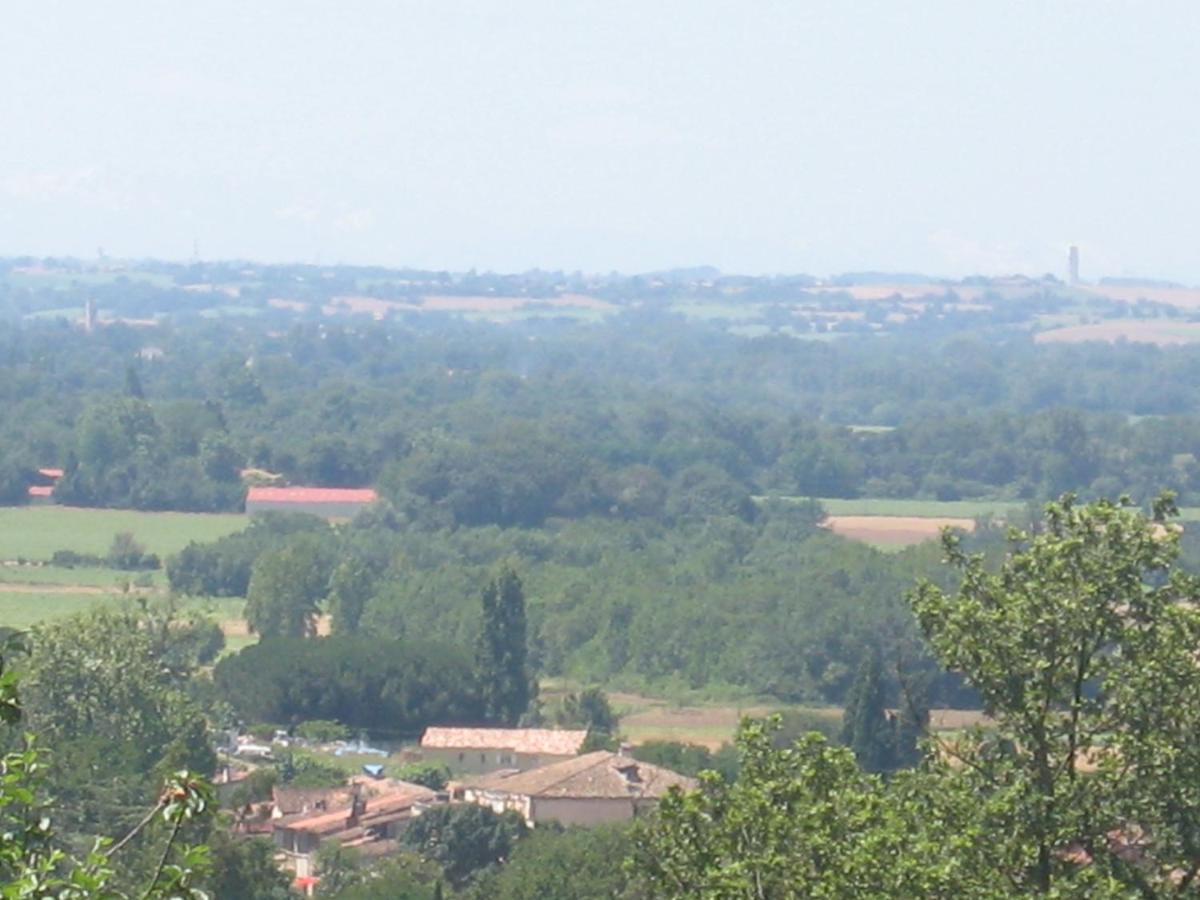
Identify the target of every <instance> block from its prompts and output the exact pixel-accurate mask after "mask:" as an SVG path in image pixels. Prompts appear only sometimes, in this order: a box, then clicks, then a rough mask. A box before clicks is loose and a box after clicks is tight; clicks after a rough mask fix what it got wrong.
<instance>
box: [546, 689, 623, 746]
mask: <svg viewBox="0 0 1200 900" xmlns="http://www.w3.org/2000/svg"><path fill="white" fill-rule="evenodd" d="M554 724H555V725H558V726H559V727H565V728H572V727H574V728H586V729H587V733H588V743H589V744H594V745H598V746H596V747H594V748H593V749H599V747H600V746H603V745H606V744H609V743H611V742H612V741H613V740H614V738H615V737H616V735H617V729H618V727H619V726H620V720H619V719H618V718H617V714H616V713H615V712H614V711H613V708H612V706H611V705H610V704H609V702H608V696H607V695H606V694H605V693H604V691H602V690H600V689H599V688H587V689H586V690H583V691H579V692H572V693H570V694H567V695H566V696H565V697H563V699H562V704H561V705H560V706H559V707H558V709H556V710H555V711H554Z"/></svg>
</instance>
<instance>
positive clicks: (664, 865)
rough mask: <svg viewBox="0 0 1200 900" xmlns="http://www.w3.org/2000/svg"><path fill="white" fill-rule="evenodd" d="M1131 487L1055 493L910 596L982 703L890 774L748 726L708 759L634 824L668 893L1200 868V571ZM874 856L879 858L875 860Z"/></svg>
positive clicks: (924, 886) (1015, 886)
mask: <svg viewBox="0 0 1200 900" xmlns="http://www.w3.org/2000/svg"><path fill="white" fill-rule="evenodd" d="M1172 512H1174V508H1173V503H1172V501H1171V500H1170V498H1169V497H1164V498H1162V499H1161V500H1160V501H1159V502H1158V503H1156V505H1155V516H1154V520H1150V519H1147V518H1146V517H1145V516H1144V515H1142V514H1141V513H1139V512H1137V511H1136V510H1134V509H1130V508H1128V507H1127V506H1125V505H1123V504H1121V503H1111V502H1108V501H1100V502H1097V503H1094V504H1090V505H1084V506H1079V505H1076V504H1075V502H1074V499H1073V498H1072V497H1070V496H1069V495H1068V496H1066V497H1064V498H1063V499H1062V500H1061V501H1059V502H1057V503H1054V504H1050V505H1049V506H1048V507H1047V511H1046V522H1045V526H1044V529H1043V530H1041V531H1040V532H1039V533H1036V534H1028V533H1022V532H1017V531H1014V532H1013V534H1012V535H1011V539H1012V552H1011V554H1010V555H1009V556H1008V557H1007V558H1006V559H1005V560H1004V561H1003V563H1002V564H1001V565H1000V566H999V568H998V570H997V569H994V568H993V569H989V568H988V567H987V566H986V565H985V563H984V560H983V558H982V557H979V556H969V555H967V554H965V553H963V552H962V550H961V547H960V545H959V542H958V541H957V540H956V539H955V538H954V537H953V536H947V538H946V540H945V549H946V552H947V555H948V558H949V560H950V562H951V564H952V565H953V566H954V567H955V568H956V569H958V570H959V571H960V573H961V575H962V580H961V586H960V587H959V589H958V590H957V591H956V592H954V593H948V592H946V591H943V590H942V589H940V588H938V587H935V586H934V585H932V584H929V583H923V584H921V585H920V586H919V587H918V588H917V590H916V591H914V592H913V594H912V597H911V600H912V604H913V608H914V610H915V612H916V613H917V616H918V618H919V619H920V622H921V625H922V628H923V629H924V630H925V632H926V634H927V635H928V637H929V640H930V642H931V644H932V645H933V648H934V651H935V652H936V653H937V654H938V656H939V658H940V659H942V660H943V661H944V663H945V664H946V665H948V666H951V667H953V668H955V669H958V670H960V671H961V672H962V673H963V674H964V675H965V676H966V678H967V679H968V680H969V681H970V683H971V684H972V685H973V686H974V687H975V688H976V689H977V690H978V691H979V692H980V695H981V696H982V697H983V698H984V703H985V710H986V711H987V712H988V714H989V715H990V716H992V717H993V719H994V722H995V724H994V727H993V728H992V729H991V730H990V732H989V733H986V734H985V733H984V732H982V731H978V730H977V731H975V732H972V733H969V734H967V735H964V736H961V737H959V738H957V739H954V740H953V741H945V742H935V741H930V742H929V743H927V745H926V746H927V751H928V756H927V758H926V760H925V762H924V764H923V765H922V766H921V767H920V768H919V769H918V770H916V771H913V772H903V773H899V774H897V775H895V776H893V777H892V778H890V779H889V780H887V781H884V780H882V779H881V778H880V777H878V776H874V775H870V774H868V773H865V772H863V771H862V769H861V768H860V767H859V766H858V765H857V764H856V763H855V761H854V758H853V755H852V753H851V751H849V750H843V749H835V748H831V747H829V746H828V745H827V744H825V742H824V741H823V740H822V739H820V738H819V737H817V736H815V735H814V736H810V737H808V738H803V739H801V740H800V741H798V742H796V743H795V744H793V745H792V746H791V747H788V748H785V749H782V750H778V749H775V748H773V747H772V746H771V741H770V737H769V734H768V733H767V731H766V730H765V729H764V727H763V726H762V725H755V724H751V723H747V724H745V725H744V726H743V729H742V732H741V734H740V736H739V747H740V750H741V759H742V766H741V773H740V775H739V778H738V780H737V782H736V783H734V784H732V785H730V784H728V783H726V782H725V781H723V780H721V779H720V778H718V777H716V776H715V775H710V776H706V777H705V778H704V780H703V782H702V786H701V788H700V789H699V790H697V791H695V792H692V793H690V794H687V795H683V794H675V795H673V796H671V797H669V798H668V799H667V800H665V801H664V802H663V804H662V807H661V810H660V817H659V819H658V821H657V822H655V823H653V824H650V825H647V826H644V827H643V828H642V831H641V834H640V840H639V846H638V850H637V851H636V853H635V865H636V868H637V870H638V871H640V872H642V873H644V875H645V876H646V878H647V879H648V884H649V886H650V889H651V891H652V894H653V895H654V896H660V897H714V896H719V897H746V898H751V897H830V898H832V897H863V898H866V897H880V898H882V897H905V898H908V897H912V898H917V897H945V898H951V897H979V898H993V897H995V898H999V897H1012V896H1047V897H1061V898H1067V897H1071V898H1092V897H1102V898H1118V897H1120V898H1124V897H1168V896H1180V895H1188V896H1190V895H1192V894H1193V893H1194V891H1195V890H1196V885H1197V876H1198V875H1200V840H1198V836H1200V801H1198V798H1197V796H1196V793H1195V790H1194V789H1193V787H1192V786H1193V785H1196V784H1198V783H1200V748H1198V747H1197V742H1196V740H1195V735H1196V734H1197V733H1200V662H1198V661H1197V658H1196V647H1197V646H1198V645H1200V583H1198V582H1197V580H1196V578H1195V577H1193V576H1190V575H1188V574H1186V573H1184V572H1181V571H1180V570H1179V569H1178V568H1177V566H1176V560H1177V557H1178V553H1179V546H1178V545H1179V534H1178V530H1177V529H1175V528H1174V527H1173V526H1170V525H1167V524H1165V520H1166V519H1167V517H1168V516H1169V515H1170V514H1171V513H1172ZM884 862H886V864H883V863H884Z"/></svg>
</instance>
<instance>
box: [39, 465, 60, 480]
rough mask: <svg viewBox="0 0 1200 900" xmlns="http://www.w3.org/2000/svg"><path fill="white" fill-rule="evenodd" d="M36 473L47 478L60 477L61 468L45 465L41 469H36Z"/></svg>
mask: <svg viewBox="0 0 1200 900" xmlns="http://www.w3.org/2000/svg"><path fill="white" fill-rule="evenodd" d="M38 474H39V475H44V476H46V477H47V478H62V477H63V470H62V469H53V468H50V467H49V466H46V467H43V468H41V469H38Z"/></svg>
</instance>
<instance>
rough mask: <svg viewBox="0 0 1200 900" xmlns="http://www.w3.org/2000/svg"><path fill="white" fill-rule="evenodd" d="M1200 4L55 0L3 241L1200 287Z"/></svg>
mask: <svg viewBox="0 0 1200 900" xmlns="http://www.w3.org/2000/svg"><path fill="white" fill-rule="evenodd" d="M1198 164H1200V4H1198V3H1196V2H1195V0H1181V2H1146V0H1137V2H1103V0H1089V2H1052V0H1041V2H1029V3H1023V2H1017V0H1002V2H990V0H947V2H901V0H892V2H866V0H831V2H811V0H787V2H778V3H775V2H765V0H735V2H723V0H687V2H659V0H636V2H623V0H599V2H590V0H507V2H500V0H497V2H493V3H486V2H458V0H430V2H405V0H392V2H385V0H378V2H366V0H336V2H335V0H327V2H317V0H191V2H187V3H185V2H182V0H138V2H133V0H104V2H96V0H87V2H83V0H72V2H63V0H60V2H55V0H38V2H19V3H18V2H11V3H6V4H5V10H4V18H3V26H2V28H0V255H16V254H24V253H30V254H39V255H41V254H67V253H69V254H74V255H79V256H93V255H94V254H95V252H96V248H97V247H100V246H102V247H104V248H105V250H106V251H108V253H109V254H110V255H115V256H159V257H167V258H187V257H189V256H190V255H191V253H192V246H193V240H196V241H198V244H199V249H200V254H201V256H203V257H205V258H217V257H242V258H253V259H262V260H279V261H284V260H299V261H314V260H318V259H319V260H320V261H322V262H335V261H346V262H366V263H381V264H388V265H413V266H421V267H430V268H452V269H462V268H468V267H471V266H475V267H478V268H480V269H496V270H506V271H510V270H521V269H525V268H530V267H534V266H540V267H542V268H564V269H583V270H586V271H608V270H610V269H619V270H622V271H634V270H649V269H656V268H666V267H670V266H679V265H694V264H705V263H706V264H711V265H716V266H719V267H720V268H722V269H723V270H726V271H740V272H749V273H767V272H798V271H807V272H813V273H816V274H826V273H831V272H838V271H845V270H857V269H867V268H870V269H888V270H908V271H926V272H931V273H934V274H942V275H963V274H969V273H972V272H982V273H985V274H999V273H1006V272H1010V271H1023V272H1027V273H1030V274H1040V273H1042V272H1046V271H1054V272H1056V273H1058V274H1062V273H1063V270H1064V269H1065V260H1066V248H1067V245H1068V244H1070V243H1072V242H1074V243H1078V244H1079V245H1080V247H1081V250H1082V256H1083V274H1084V276H1085V277H1097V276H1099V275H1104V274H1109V275H1133V274H1137V275H1157V276H1161V277H1171V278H1177V279H1181V280H1185V281H1189V282H1200V253H1198V252H1197V248H1198V241H1197V229H1196V227H1195V225H1194V220H1195V216H1196V213H1197V212H1198V211H1200V177H1197V174H1196V172H1197V165H1198Z"/></svg>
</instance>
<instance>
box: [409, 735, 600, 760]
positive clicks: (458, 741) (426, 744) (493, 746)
mask: <svg viewBox="0 0 1200 900" xmlns="http://www.w3.org/2000/svg"><path fill="white" fill-rule="evenodd" d="M586 739H587V732H586V731H566V730H559V729H552V728H426V729H425V734H424V735H422V736H421V746H422V747H423V748H426V749H436V750H509V751H512V752H513V753H543V754H546V755H548V756H574V755H575V754H577V753H578V752H579V751H580V749H582V747H583V742H584V741H585V740H586Z"/></svg>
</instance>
